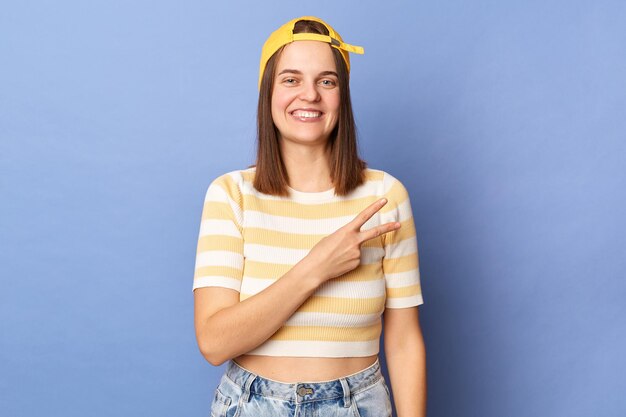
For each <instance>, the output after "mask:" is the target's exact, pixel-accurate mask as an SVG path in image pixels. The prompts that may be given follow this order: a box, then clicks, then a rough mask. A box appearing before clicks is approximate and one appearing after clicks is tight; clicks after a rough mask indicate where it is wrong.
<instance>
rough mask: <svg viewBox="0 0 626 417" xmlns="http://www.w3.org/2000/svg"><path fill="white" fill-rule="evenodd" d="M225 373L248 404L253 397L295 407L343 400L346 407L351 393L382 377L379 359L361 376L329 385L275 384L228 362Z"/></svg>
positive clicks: (232, 362)
mask: <svg viewBox="0 0 626 417" xmlns="http://www.w3.org/2000/svg"><path fill="white" fill-rule="evenodd" d="M225 373H226V376H227V377H228V378H229V379H230V380H231V381H232V382H234V383H235V384H236V385H238V386H239V387H241V389H242V391H243V396H244V400H245V401H248V399H249V396H250V394H251V393H254V394H258V395H261V396H264V397H272V398H276V399H280V400H284V401H290V402H294V403H304V402H310V401H318V400H330V399H333V398H340V397H344V404H348V405H349V404H350V394H351V393H354V392H358V391H361V390H363V389H365V388H367V387H369V386H370V385H372V384H374V383H376V382H378V380H379V379H380V378H382V377H383V375H382V373H381V371H380V363H379V362H378V358H376V362H374V363H373V364H372V365H370V366H369V367H367V368H365V369H363V370H361V371H359V372H356V373H354V374H351V375H346V376H344V377H341V378H338V379H333V380H329V381H312V382H294V383H288V382H280V381H274V380H271V379H267V378H263V377H262V376H259V375H257V374H255V373H254V372H252V371H250V370H248V369H246V368H243V367H242V366H241V365H239V364H238V363H236V362H235V361H234V360H229V361H228V365H227V366H226V372H225Z"/></svg>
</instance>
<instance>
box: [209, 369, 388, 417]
mask: <svg viewBox="0 0 626 417" xmlns="http://www.w3.org/2000/svg"><path fill="white" fill-rule="evenodd" d="M211 416H212V417H266V416H267V417H270V416H271V417H277V416H285V417H287V416H289V417H313V416H315V417H318V416H319V417H325V416H333V417H390V416H391V400H390V395H389V388H388V387H387V384H386V383H385V378H384V377H383V374H382V373H381V372H380V364H379V362H378V359H376V362H374V363H373V364H372V365H370V366H369V367H368V368H365V369H363V370H362V371H359V372H357V373H355V374H352V375H347V376H345V377H342V378H339V379H335V380H331V381H322V382H298V383H287V382H279V381H274V380H271V379H266V378H263V377H261V376H259V375H256V374H254V373H253V372H251V371H249V370H248V369H245V368H243V367H241V366H240V365H239V364H237V363H236V362H235V361H233V360H230V361H228V365H227V367H226V372H225V373H224V374H223V375H222V378H221V380H220V383H219V385H218V386H217V388H216V390H215V393H214V395H213V402H212V403H211Z"/></svg>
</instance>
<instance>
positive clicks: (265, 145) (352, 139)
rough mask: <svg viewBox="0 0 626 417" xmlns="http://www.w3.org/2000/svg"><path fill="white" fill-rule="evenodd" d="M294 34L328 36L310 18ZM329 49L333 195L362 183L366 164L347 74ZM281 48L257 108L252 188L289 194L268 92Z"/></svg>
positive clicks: (270, 62) (263, 84) (270, 65)
mask: <svg viewBox="0 0 626 417" xmlns="http://www.w3.org/2000/svg"><path fill="white" fill-rule="evenodd" d="M294 33H319V34H322V35H328V30H327V29H326V27H324V25H322V24H320V23H318V22H313V21H310V20H300V21H299V22H297V23H296V25H295V27H294ZM328 47H329V48H331V50H332V52H333V57H334V59H335V65H336V66H337V76H338V82H339V98H340V103H339V117H338V120H337V125H336V126H335V128H334V129H333V131H332V132H331V134H330V137H329V138H328V146H330V159H329V165H330V166H329V168H330V176H331V179H332V181H333V184H334V187H335V195H338V196H345V195H347V194H348V193H350V192H351V191H352V190H354V189H355V188H357V187H358V186H359V185H361V184H363V183H364V182H365V173H364V170H365V168H367V163H366V162H365V161H364V160H362V159H361V158H359V154H358V146H357V137H356V124H355V122H354V114H353V112H352V102H351V100H350V74H349V72H348V68H347V67H346V64H345V62H344V60H343V57H342V56H341V53H340V52H339V51H338V50H337V49H335V48H332V47H331V46H330V45H328ZM283 48H284V47H282V48H280V49H279V50H278V51H276V53H274V55H272V56H271V58H270V59H269V60H268V61H267V65H266V67H265V71H264V73H263V78H262V79H261V88H260V90H259V103H258V109H257V157H256V164H254V165H250V168H251V167H256V173H255V176H254V183H253V185H254V188H256V189H257V191H260V192H262V193H265V194H271V195H276V196H289V190H287V185H289V176H288V175H287V169H286V167H285V164H284V161H283V157H282V154H281V151H280V145H279V139H278V138H279V134H280V133H279V132H278V129H277V128H276V125H275V124H274V120H273V119H272V91H273V89H274V76H275V70H276V63H277V61H278V58H279V57H280V54H281V53H282V50H283Z"/></svg>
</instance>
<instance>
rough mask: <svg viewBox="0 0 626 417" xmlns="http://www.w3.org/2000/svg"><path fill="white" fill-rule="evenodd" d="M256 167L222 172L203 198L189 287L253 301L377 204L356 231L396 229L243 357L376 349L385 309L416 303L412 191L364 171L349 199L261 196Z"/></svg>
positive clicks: (365, 247)
mask: <svg viewBox="0 0 626 417" xmlns="http://www.w3.org/2000/svg"><path fill="white" fill-rule="evenodd" d="M255 170H256V168H255V167H252V168H247V169H243V170H237V171H232V172H228V173H226V174H223V175H221V176H220V177H218V178H216V179H215V180H213V182H212V183H211V184H210V185H209V187H208V190H207V192H206V198H205V201H204V208H203V211H202V221H201V226H200V233H199V238H198V246H197V253H196V264H195V273H194V281H193V289H194V290H195V289H196V288H200V287H211V286H215V287H224V288H231V289H233V290H235V291H238V292H239V300H240V301H243V300H245V299H246V298H249V297H252V296H254V295H255V294H257V293H259V292H260V291H262V290H263V289H265V288H267V287H268V286H270V285H272V284H273V283H274V282H276V280H278V279H280V277H281V276H283V275H284V274H285V273H287V271H289V270H290V269H291V268H292V267H293V266H294V265H295V264H297V263H298V262H299V261H300V260H301V259H302V258H304V257H305V256H306V255H307V254H308V253H309V251H310V250H311V249H312V248H313V246H314V245H315V244H316V243H317V242H319V241H320V240H321V239H322V238H323V237H325V236H327V235H329V234H331V233H333V232H334V231H336V230H337V229H339V228H340V227H342V226H344V225H345V224H347V223H348V222H349V221H351V220H353V219H354V218H355V217H356V215H357V214H358V213H360V212H361V211H363V210H364V209H365V208H366V207H367V206H369V205H370V204H372V203H373V202H374V201H376V200H378V199H379V198H382V197H386V198H387V204H385V205H384V206H383V207H382V208H381V209H380V210H379V211H378V212H377V213H376V214H374V216H372V217H371V218H370V219H369V220H368V221H367V223H365V224H364V225H363V227H362V228H361V230H367V229H370V228H372V227H374V226H377V225H380V224H385V223H387V222H391V221H399V222H400V223H401V224H402V226H401V227H400V229H397V230H395V231H393V232H388V233H384V234H382V235H381V236H379V237H377V238H374V239H370V240H367V241H365V242H364V243H363V244H362V245H361V263H360V265H359V266H358V267H357V268H355V269H354V270H352V271H349V272H347V273H345V274H343V275H340V276H338V277H336V278H333V279H331V280H329V281H326V282H325V283H323V284H322V285H321V286H320V287H318V288H317V290H316V292H315V293H313V294H312V295H311V297H309V299H307V300H306V301H305V302H304V303H303V304H302V305H301V306H300V307H299V308H298V310H297V311H296V312H295V313H294V314H293V315H292V316H291V317H290V318H289V319H288V320H287V321H286V322H285V324H284V325H283V326H282V327H281V328H280V329H278V331H276V332H275V333H274V334H273V335H272V336H271V337H270V338H269V339H267V340H266V341H265V342H264V343H263V344H261V345H259V346H258V347H256V348H255V349H253V350H251V351H249V352H247V354H249V355H267V356H308V357H354V356H370V355H374V354H377V353H378V352H379V342H380V335H381V331H382V321H381V315H382V313H383V311H384V309H385V308H405V307H412V306H417V305H420V304H422V303H423V299H422V291H421V287H420V275H419V267H418V254H417V240H416V235H415V225H414V222H413V214H412V211H411V203H410V200H409V195H408V193H407V190H406V188H405V187H404V186H403V184H402V183H401V182H400V181H399V180H398V179H396V178H395V177H393V176H391V175H390V174H388V173H386V172H384V171H382V170H376V169H371V168H366V170H365V174H366V182H365V183H364V184H362V185H361V186H359V187H357V188H356V189H354V190H353V191H352V192H351V193H350V194H349V195H347V196H336V195H335V194H334V188H333V189H330V190H327V191H322V192H302V191H297V190H294V189H292V188H291V187H289V190H290V194H291V196H290V197H280V196H272V195H268V194H263V193H260V192H258V191H257V190H256V189H255V188H254V187H253V185H252V182H253V179H254V174H255Z"/></svg>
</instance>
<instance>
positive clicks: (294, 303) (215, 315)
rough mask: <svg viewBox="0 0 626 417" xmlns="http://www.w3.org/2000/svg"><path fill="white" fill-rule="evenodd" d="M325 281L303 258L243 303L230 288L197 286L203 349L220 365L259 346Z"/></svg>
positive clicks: (198, 334)
mask: <svg viewBox="0 0 626 417" xmlns="http://www.w3.org/2000/svg"><path fill="white" fill-rule="evenodd" d="M322 282H324V280H323V278H321V277H320V276H319V274H316V273H315V271H314V269H313V268H312V265H311V264H310V263H309V262H308V261H307V258H304V259H302V261H300V262H299V263H297V264H296V265H295V266H294V267H293V268H291V269H290V270H289V271H288V272H287V273H286V274H285V275H283V276H282V277H281V278H280V279H278V280H277V281H276V282H274V283H273V284H272V285H270V286H268V287H267V288H265V289H264V290H262V291H260V292H259V293H257V294H255V295H253V296H252V297H249V298H246V299H245V300H243V301H241V302H239V293H238V292H237V291H235V290H232V289H229V288H220V287H203V288H196V289H195V291H194V305H195V317H194V320H195V327H196V339H197V341H198V346H199V348H200V352H202V355H203V356H204V357H205V358H206V360H207V361H209V362H210V363H211V364H212V365H215V366H218V365H221V364H222V363H224V362H226V361H227V360H229V359H231V358H235V357H237V356H239V355H242V354H244V353H246V352H249V351H250V350H252V349H254V348H256V347H257V346H259V345H260V344H262V343H263V342H265V341H266V340H267V339H269V337H270V336H272V335H273V334H274V333H275V332H276V331H277V330H278V329H279V328H280V327H281V326H282V325H284V324H285V322H286V321H287V320H288V319H289V318H290V317H291V316H292V315H293V313H294V312H295V311H296V310H297V309H298V308H299V307H300V306H301V305H302V304H303V303H304V302H305V301H306V300H307V299H308V298H309V297H310V296H311V294H313V293H314V292H315V290H316V289H317V287H319V286H320V285H321V284H322Z"/></svg>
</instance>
